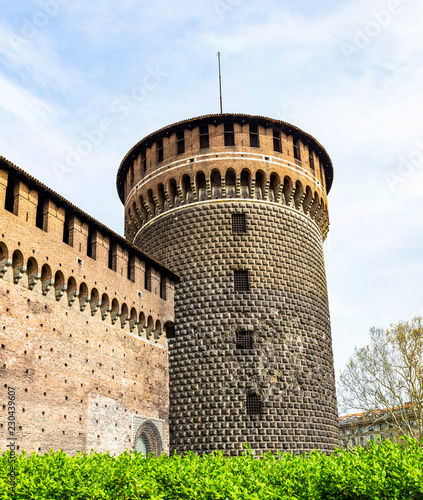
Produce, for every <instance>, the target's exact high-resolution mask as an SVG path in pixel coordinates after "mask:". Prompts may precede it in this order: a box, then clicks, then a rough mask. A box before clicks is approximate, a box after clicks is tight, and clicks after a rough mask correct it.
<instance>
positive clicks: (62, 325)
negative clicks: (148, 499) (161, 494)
mask: <svg viewBox="0 0 423 500" xmlns="http://www.w3.org/2000/svg"><path fill="white" fill-rule="evenodd" d="M0 167H2V169H1V170H0V221H1V223H0V298H1V300H0V325H1V328H0V337H1V342H2V349H1V351H0V353H1V362H0V371H1V378H2V382H3V384H4V387H6V386H11V387H14V388H15V389H16V401H17V408H18V412H19V414H18V415H17V420H18V422H19V431H20V432H19V439H18V446H19V447H20V449H22V450H27V451H41V452H44V451H47V450H48V449H50V448H51V447H52V448H55V449H58V448H62V449H64V450H65V451H68V452H70V453H76V452H77V451H78V450H82V451H84V450H89V449H91V448H93V449H94V450H96V451H107V450H110V451H111V452H113V453H120V452H122V451H123V450H124V449H126V448H131V447H133V446H134V445H135V443H134V442H133V439H134V435H135V433H136V430H137V429H134V428H133V425H134V421H136V422H138V421H139V419H144V420H145V419H151V421H152V422H153V423H154V422H156V423H158V424H160V427H161V429H162V431H163V432H162V437H163V443H162V448H164V449H165V450H167V449H168V430H167V429H168V353H167V339H166V334H169V333H170V332H172V331H173V322H174V318H173V315H174V284H175V280H176V279H177V276H176V275H175V274H174V273H172V272H171V271H169V270H168V269H167V268H165V267H164V266H163V265H161V264H160V263H158V262H156V261H155V260H154V259H152V258H150V257H149V256H147V255H146V254H144V253H143V252H141V251H140V250H139V249H137V248H135V247H133V246H132V245H131V244H130V243H129V242H128V241H126V240H125V239H124V238H122V237H120V236H119V235H117V234H115V233H113V232H112V231H111V230H110V229H108V228H106V227H105V226H103V225H101V224H100V223H98V222H97V221H95V220H94V219H92V218H90V217H89V216H88V215H87V214H85V213H84V212H82V211H80V210H79V209H77V208H76V207H74V206H73V205H71V204H70V203H69V202H67V201H66V200H64V199H63V198H61V197H60V196H59V195H57V194H56V193H54V192H53V191H51V190H49V189H48V188H46V186H43V185H42V184H41V183H38V181H36V180H35V179H33V178H31V177H30V176H28V175H27V174H25V173H24V172H23V171H21V170H20V169H19V168H18V167H16V166H14V165H13V164H11V163H10V162H8V161H7V160H2V161H1V165H0ZM5 391H6V389H5ZM6 394H7V391H6V392H5V395H4V396H5V397H4V398H2V399H3V401H5V398H6ZM3 409H4V407H3ZM0 418H1V420H0V431H1V432H0V435H1V434H3V436H2V438H1V440H0V442H1V446H2V448H3V446H4V445H5V439H3V437H5V433H6V427H5V425H4V424H5V421H6V419H5V412H2V413H1V416H0ZM134 419H135V420H134ZM136 419H138V420H136ZM153 451H154V450H153Z"/></svg>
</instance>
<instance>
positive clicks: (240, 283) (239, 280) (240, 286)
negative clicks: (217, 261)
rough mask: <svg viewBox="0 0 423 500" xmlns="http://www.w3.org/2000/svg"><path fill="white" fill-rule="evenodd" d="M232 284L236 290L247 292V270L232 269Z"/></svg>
mask: <svg viewBox="0 0 423 500" xmlns="http://www.w3.org/2000/svg"><path fill="white" fill-rule="evenodd" d="M234 285H235V291H236V292H248V290H249V289H250V286H249V281H248V271H234Z"/></svg>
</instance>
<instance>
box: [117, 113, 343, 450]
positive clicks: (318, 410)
mask: <svg viewBox="0 0 423 500" xmlns="http://www.w3.org/2000/svg"><path fill="white" fill-rule="evenodd" d="M332 178H333V168H332V163H331V160H330V158H329V156H328V154H327V153H326V151H325V150H324V149H323V147H322V146H321V145H320V144H319V143H318V142H317V141H316V140H315V139H314V138H313V137H311V136H310V135H308V134H307V133H305V132H303V131H302V130H300V129H298V128H297V127H295V126H293V125H290V124H288V123H284V122H281V121H278V120H274V119H270V118H265V117H261V116H249V115H241V114H222V115H209V116H202V117H198V118H193V119H190V120H186V121H182V122H179V123H176V124H174V125H170V126H168V127H165V128H163V129H161V130H158V131H157V132H154V133H152V134H151V135H149V136H147V137H145V138H144V139H142V140H141V141H140V142H139V143H138V144H136V145H135V146H134V147H133V148H132V149H131V150H130V151H129V153H128V154H127V155H126V157H125V158H124V160H123V161H122V163H121V165H120V167H119V171H118V175H117V187H118V192H119V196H120V198H121V200H122V202H123V203H124V205H125V231H126V236H127V238H128V239H129V240H130V241H131V242H133V243H134V244H135V245H137V246H139V247H140V248H142V249H143V250H144V251H146V252H147V253H149V254H150V255H151V256H153V257H154V258H156V259H157V260H159V261H160V262H162V263H163V264H165V265H167V266H168V267H170V268H171V269H172V270H174V271H176V272H177V273H179V275H180V276H181V280H180V282H179V283H178V284H177V286H176V290H175V330H174V333H172V334H170V335H169V337H170V338H169V354H170V439H171V448H172V449H175V450H177V452H184V451H188V450H193V451H194V452H197V453H209V452H212V451H214V450H216V449H220V450H224V451H225V453H227V454H231V455H237V454H240V453H242V452H243V450H244V448H243V444H244V443H249V444H250V445H251V448H252V449H253V450H254V451H255V452H256V453H262V452H265V451H277V450H291V451H293V452H295V453H300V452H304V451H305V452H308V451H311V450H312V449H314V448H317V449H319V450H322V451H325V452H330V451H332V450H333V449H334V448H335V447H337V446H339V445H340V438H339V430H338V418H337V409H336V396H335V382H334V368H333V356H332V341H331V332H330V319H329V308H328V296H327V289H326V276H325V267H324V259H323V247H322V244H323V241H324V239H325V237H326V234H327V232H328V227H329V219H328V210H327V194H328V192H329V190H330V187H331V185H332ZM145 284H146V286H148V277H147V276H146V283H145Z"/></svg>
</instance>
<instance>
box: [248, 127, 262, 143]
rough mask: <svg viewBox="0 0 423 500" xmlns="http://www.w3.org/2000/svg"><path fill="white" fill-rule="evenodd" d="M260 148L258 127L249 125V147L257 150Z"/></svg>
mask: <svg viewBox="0 0 423 500" xmlns="http://www.w3.org/2000/svg"><path fill="white" fill-rule="evenodd" d="M259 146H260V141H259V132H258V125H257V124H256V123H250V147H252V148H258V147H259Z"/></svg>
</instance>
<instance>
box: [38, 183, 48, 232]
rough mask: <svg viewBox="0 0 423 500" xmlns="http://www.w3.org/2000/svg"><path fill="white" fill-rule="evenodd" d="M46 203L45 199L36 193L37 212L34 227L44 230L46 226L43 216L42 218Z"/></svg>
mask: <svg viewBox="0 0 423 500" xmlns="http://www.w3.org/2000/svg"><path fill="white" fill-rule="evenodd" d="M45 202H46V198H45V197H44V196H43V195H42V194H41V193H40V192H39V193H38V203H37V212H36V214H35V225H36V226H37V227H38V228H40V229H42V230H43V231H45V230H46V227H47V225H46V224H44V222H47V221H45V216H44V203H45Z"/></svg>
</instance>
